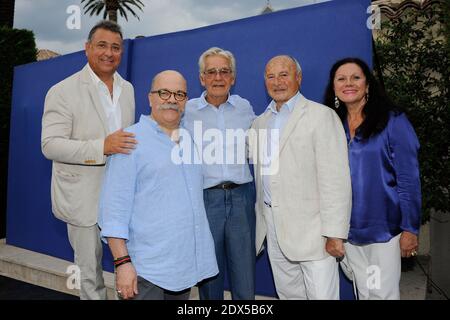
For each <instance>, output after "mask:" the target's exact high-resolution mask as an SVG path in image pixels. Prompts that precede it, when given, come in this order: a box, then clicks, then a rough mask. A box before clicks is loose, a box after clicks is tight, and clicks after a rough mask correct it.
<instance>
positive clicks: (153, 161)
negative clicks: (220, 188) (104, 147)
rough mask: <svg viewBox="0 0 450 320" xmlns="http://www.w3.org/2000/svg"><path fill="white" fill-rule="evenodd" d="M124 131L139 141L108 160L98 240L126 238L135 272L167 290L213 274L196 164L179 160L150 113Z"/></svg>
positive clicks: (179, 150)
mask: <svg viewBox="0 0 450 320" xmlns="http://www.w3.org/2000/svg"><path fill="white" fill-rule="evenodd" d="M126 131H128V132H133V133H134V134H135V135H136V139H137V141H138V144H137V145H136V146H137V147H136V149H135V150H134V151H133V152H132V153H131V154H130V155H125V154H115V155H113V156H111V157H109V159H108V162H107V165H106V171H105V177H104V182H103V188H102V192H101V195H100V204H99V221H98V223H99V226H100V228H101V236H102V239H103V240H104V241H105V238H107V237H113V238H122V239H126V245H127V248H128V252H129V255H130V257H131V259H132V262H133V265H134V267H135V268H136V272H137V274H138V275H139V276H141V277H143V278H144V279H146V280H147V281H150V282H151V283H153V284H155V285H157V286H159V287H161V288H164V289H167V290H170V291H180V290H184V289H187V288H190V287H192V286H193V285H195V284H196V283H197V282H199V281H201V280H203V279H206V278H209V277H211V276H214V275H216V274H217V273H218V268H217V263H216V256H215V251H214V242H213V239H212V236H211V232H210V229H209V225H208V221H207V218H206V212H205V208H204V203H203V177H202V170H201V166H200V165H196V164H185V163H183V162H182V161H179V160H180V159H181V158H182V150H183V149H182V148H180V147H179V146H178V144H176V143H175V142H173V141H172V140H171V139H170V137H169V136H168V135H166V134H165V133H164V132H163V131H162V130H161V129H160V128H159V126H158V124H157V123H156V122H155V121H154V120H153V119H151V118H150V117H149V116H144V115H142V116H141V118H140V120H139V122H138V123H136V124H135V125H133V126H131V127H129V128H127V129H126ZM190 143H191V144H192V146H193V147H194V145H193V142H192V141H191V142H190ZM177 156H179V157H180V158H179V159H173V157H177ZM174 160H176V161H174ZM176 163H181V164H179V165H177V164H176Z"/></svg>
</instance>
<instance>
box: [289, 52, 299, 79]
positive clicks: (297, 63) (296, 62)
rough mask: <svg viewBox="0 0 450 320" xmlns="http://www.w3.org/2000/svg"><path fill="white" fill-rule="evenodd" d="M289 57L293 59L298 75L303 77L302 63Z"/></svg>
mask: <svg viewBox="0 0 450 320" xmlns="http://www.w3.org/2000/svg"><path fill="white" fill-rule="evenodd" d="M288 57H289V58H291V59H292V61H294V63H295V69H296V71H297V72H296V73H297V75H302V67H301V66H300V63H299V62H298V61H297V59H295V58H294V57H293V56H289V55H288Z"/></svg>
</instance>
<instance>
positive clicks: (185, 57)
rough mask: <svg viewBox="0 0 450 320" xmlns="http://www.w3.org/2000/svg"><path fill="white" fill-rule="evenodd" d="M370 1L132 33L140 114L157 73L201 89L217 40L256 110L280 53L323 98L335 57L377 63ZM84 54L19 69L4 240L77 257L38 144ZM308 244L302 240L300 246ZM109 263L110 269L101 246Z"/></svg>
mask: <svg viewBox="0 0 450 320" xmlns="http://www.w3.org/2000/svg"><path fill="white" fill-rule="evenodd" d="M369 4H370V1H369V0H339V1H332V2H327V3H322V4H318V5H313V6H307V7H301V8H296V9H290V10H285V11H280V12H276V13H272V14H269V15H263V16H257V17H252V18H247V19H242V20H238V21H233V22H229V23H223V24H218V25H214V26H210V27H205V28H200V29H196V30H190V31H184V32H177V33H172V34H166V35H161V36H155V37H149V38H141V39H136V40H129V41H127V42H126V50H125V56H124V57H123V59H122V64H121V66H120V69H119V72H120V73H121V74H122V76H123V77H124V78H126V79H128V80H129V81H131V82H132V83H133V85H134V87H135V97H136V104H137V105H136V116H137V118H138V116H139V115H140V114H142V113H144V114H148V113H149V107H148V100H147V93H148V91H149V87H150V82H151V79H152V77H153V76H154V75H155V74H156V73H158V72H160V71H162V70H165V69H175V70H178V71H180V72H182V73H183V74H184V75H185V77H186V79H187V81H188V91H189V96H190V97H192V98H193V97H197V96H199V95H200V94H201V92H202V88H201V86H200V83H199V80H198V65H197V61H198V57H199V56H200V54H201V53H202V52H203V51H204V50H206V49H208V48H209V47H211V46H219V47H222V48H225V49H228V50H230V51H232V52H233V53H234V54H235V57H236V60H237V81H236V85H235V86H234V88H233V89H232V91H233V93H236V94H239V95H241V96H243V97H245V98H247V99H248V100H249V101H250V102H251V103H252V105H253V107H254V109H255V112H256V113H257V114H260V113H262V112H263V111H264V109H265V108H266V106H267V104H268V102H269V101H270V99H269V97H268V96H267V94H266V91H265V87H264V80H263V73H264V67H265V64H266V63H267V61H268V60H269V59H270V58H271V57H273V56H274V55H277V54H289V55H292V56H294V57H296V58H297V59H298V60H299V61H300V63H301V65H302V69H303V82H302V89H301V90H302V92H303V94H304V95H305V96H306V97H307V98H310V99H312V100H316V101H321V100H322V96H323V92H324V88H325V84H326V81H327V77H328V72H329V69H330V67H331V65H332V64H333V63H334V62H335V61H336V60H337V59H339V58H342V57H345V56H358V57H360V58H362V59H364V60H365V61H367V62H368V63H369V64H371V30H369V29H367V27H366V21H367V19H368V15H367V13H366V9H367V7H368V5H369ZM85 63H86V58H85V55H84V52H78V53H74V54H70V55H66V56H62V57H59V58H56V59H52V60H48V61H44V62H39V63H33V64H29V65H25V66H20V67H17V68H16V70H15V78H14V90H13V105H12V115H11V137H10V159H9V177H8V209H7V210H8V212H7V243H8V244H11V245H15V246H18V247H22V248H25V249H29V250H33V251H36V252H41V253H45V254H48V255H51V256H55V257H59V258H63V259H67V260H73V253H72V250H71V248H70V245H69V243H68V240H67V231H66V226H65V224H64V223H62V222H60V221H59V220H57V219H56V218H54V217H53V215H52V213H51V203H50V177H51V162H50V161H48V160H46V159H45V158H44V156H43V155H42V153H41V149H40V136H41V118H42V112H43V105H44V98H45V95H46V93H47V91H48V89H49V88H50V87H51V86H52V85H54V84H55V83H57V82H58V81H60V80H62V79H64V78H65V77H67V76H69V75H71V74H72V73H74V72H76V71H78V70H80V69H81V68H82V67H83V65H84V64H85ZM299 245H304V244H299ZM103 265H104V267H105V269H106V270H108V271H112V265H111V255H110V252H109V250H108V249H107V248H106V247H105V251H104V259H103ZM256 276H257V284H256V289H257V293H258V294H265V295H274V294H275V291H274V286H273V281H272V277H271V272H270V267H269V264H268V261H267V256H266V255H265V254H264V255H263V256H262V257H260V258H259V259H258V262H257V270H256ZM352 297H353V296H352V287H351V284H350V283H349V282H348V281H347V280H346V279H344V278H343V277H341V298H343V299H351V298H352Z"/></svg>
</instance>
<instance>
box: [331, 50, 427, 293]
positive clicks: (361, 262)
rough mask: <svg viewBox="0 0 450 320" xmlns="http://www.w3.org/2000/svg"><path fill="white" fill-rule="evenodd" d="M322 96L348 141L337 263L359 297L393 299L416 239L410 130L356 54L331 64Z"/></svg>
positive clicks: (417, 195) (415, 146)
mask: <svg viewBox="0 0 450 320" xmlns="http://www.w3.org/2000/svg"><path fill="white" fill-rule="evenodd" d="M325 104H326V105H327V106H329V107H330V108H333V109H334V110H335V111H336V113H337V114H338V115H339V117H340V118H341V120H342V123H343V125H344V129H345V132H346V135H347V141H348V154H349V164H350V171H351V179H352V190H353V192H352V195H353V201H352V214H351V222H350V231H349V235H348V242H347V243H346V244H345V250H346V255H345V258H344V263H347V264H348V266H349V267H350V268H351V270H352V272H353V276H352V277H353V281H354V284H355V285H356V289H357V294H358V298H359V299H400V289H399V283H400V274H401V257H410V256H415V255H416V254H417V252H416V250H417V247H418V239H417V236H418V233H419V226H420V211H421V192H420V179H419V164H418V157H417V153H418V150H419V142H418V140H417V136H416V134H415V132H414V129H413V127H412V126H411V123H410V122H409V121H408V119H407V118H406V115H405V114H404V113H403V112H401V111H400V110H399V109H398V108H396V107H395V106H393V105H392V104H391V103H390V101H389V99H388V98H387V97H386V96H385V95H384V94H383V93H382V91H381V90H380V86H379V85H378V83H377V81H376V80H375V78H374V76H373V75H372V73H371V71H370V69H369V67H368V66H367V64H366V63H365V62H363V61H362V60H360V59H357V58H346V59H343V60H340V61H338V62H336V63H335V64H334V65H333V67H332V69H331V71H330V79H329V82H328V87H327V91H326V94H325ZM331 161H332V159H331Z"/></svg>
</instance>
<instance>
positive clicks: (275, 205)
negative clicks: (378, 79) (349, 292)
mask: <svg viewBox="0 0 450 320" xmlns="http://www.w3.org/2000/svg"><path fill="white" fill-rule="evenodd" d="M301 80H302V74H301V68H300V65H299V63H298V62H297V61H296V60H295V59H294V58H292V57H290V56H276V57H274V58H272V59H271V60H270V61H269V62H268V63H267V65H266V69H265V83H266V88H267V91H268V93H269V95H270V96H271V97H272V99H273V100H272V102H271V103H270V104H269V106H268V108H267V110H266V111H265V112H264V113H263V114H262V115H260V116H259V117H258V118H257V119H256V120H255V122H254V123H253V126H252V129H251V131H250V134H249V143H250V157H251V159H252V161H253V163H254V165H255V180H256V193H257V195H256V198H257V201H256V252H257V254H258V253H260V252H261V250H262V248H263V242H264V239H265V238H267V249H268V254H269V260H270V264H271V268H272V272H273V276H274V280H275V287H276V290H277V293H278V296H279V298H280V299H339V273H338V263H337V261H336V258H338V257H342V256H343V255H344V246H343V240H344V239H346V238H347V234H348V230H349V219H350V209H351V185H350V173H349V166H348V158H347V143H346V138H345V134H344V130H343V127H342V124H341V121H340V120H339V119H338V117H337V116H336V114H335V113H333V112H332V110H331V109H329V108H327V107H325V106H323V105H321V104H318V103H315V102H313V101H310V100H308V99H306V98H305V97H304V96H303V95H301V94H300V92H299V88H300V83H301Z"/></svg>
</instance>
